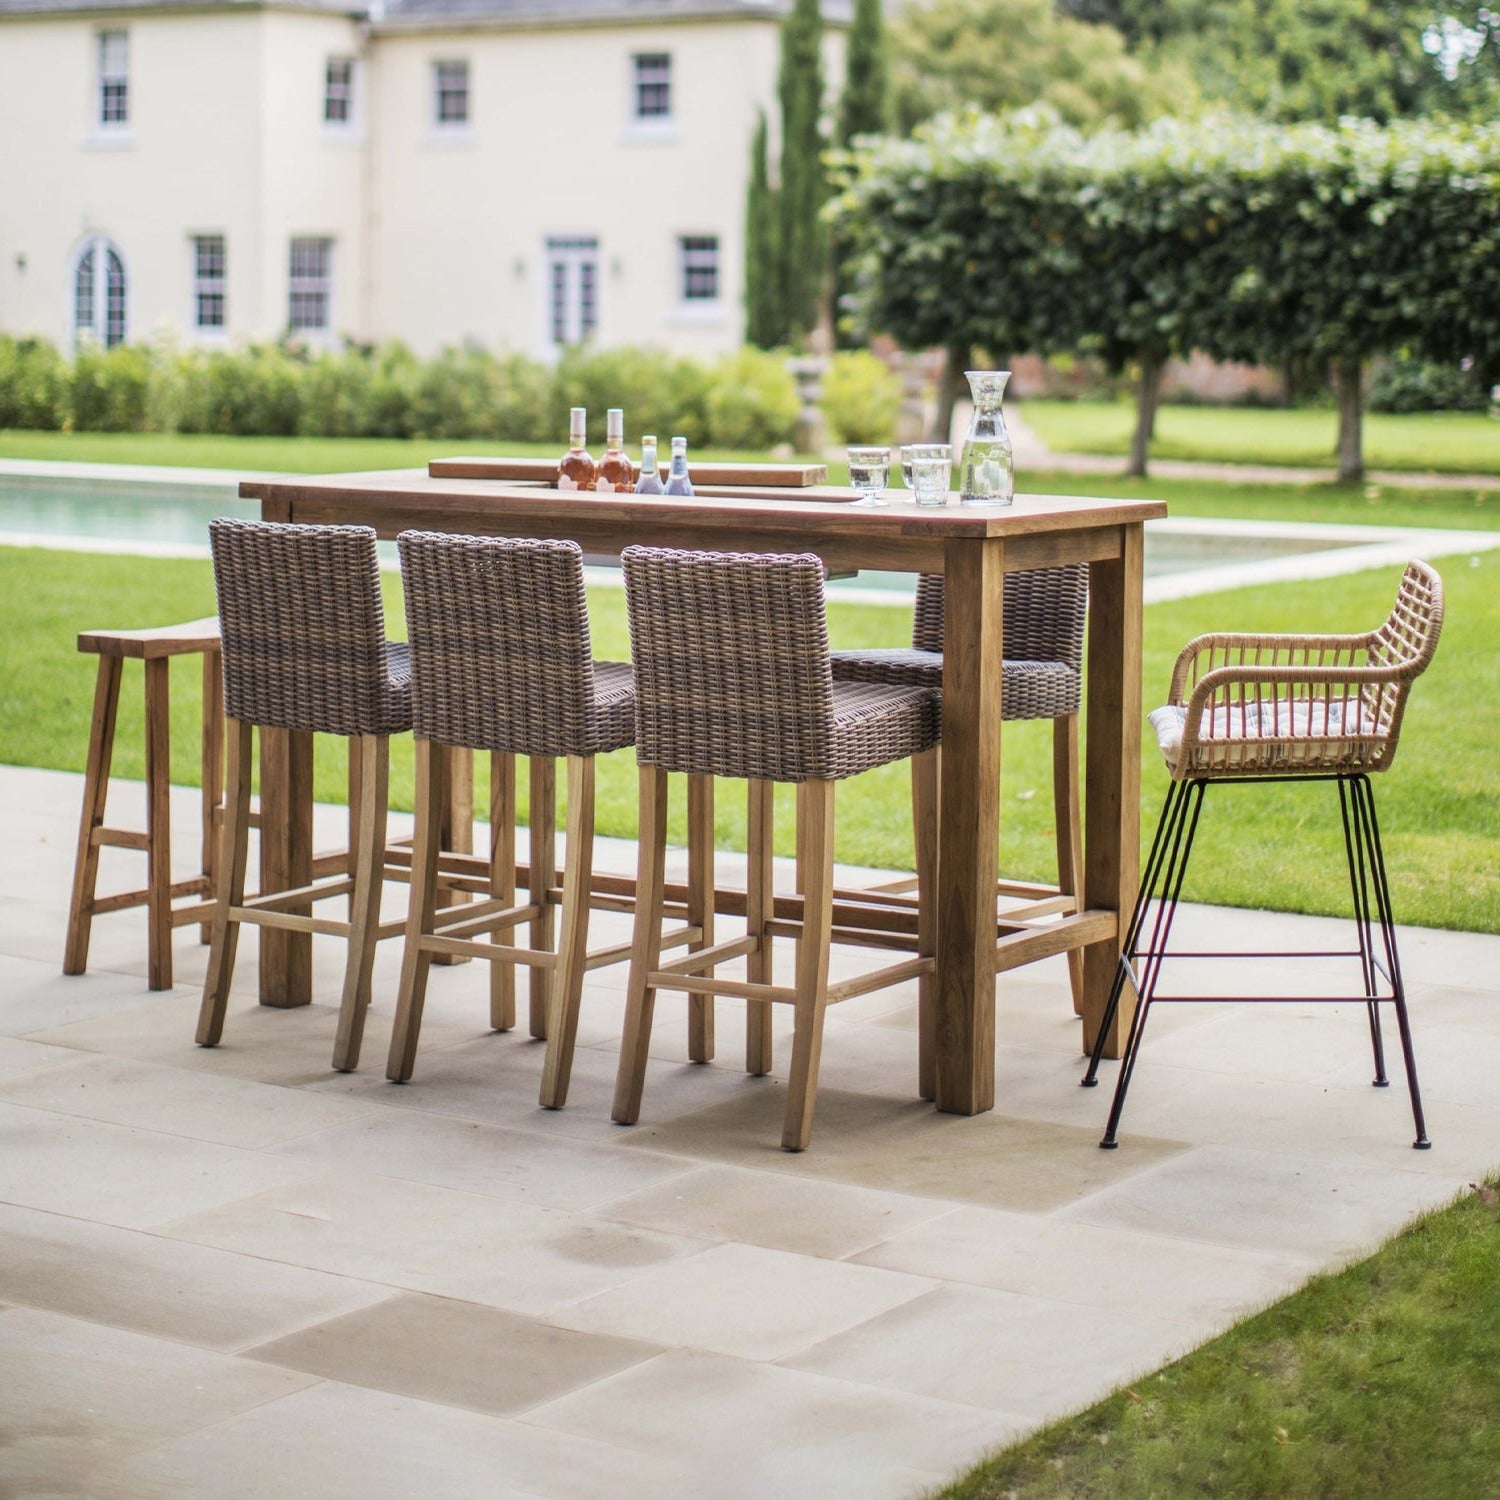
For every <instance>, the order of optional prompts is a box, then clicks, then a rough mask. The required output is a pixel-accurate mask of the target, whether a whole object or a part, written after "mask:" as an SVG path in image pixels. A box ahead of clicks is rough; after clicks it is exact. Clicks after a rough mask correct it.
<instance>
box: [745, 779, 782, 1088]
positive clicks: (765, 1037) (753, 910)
mask: <svg viewBox="0 0 1500 1500" xmlns="http://www.w3.org/2000/svg"><path fill="white" fill-rule="evenodd" d="M747 786H748V794H749V795H748V801H749V808H748V817H747V820H746V839H745V852H746V863H747V865H748V873H747V876H746V892H745V932H746V933H747V935H749V936H750V937H758V938H759V939H760V947H758V948H756V949H755V950H754V951H753V952H752V953H751V954H750V955H749V956H748V957H747V958H746V959H745V978H746V979H748V980H749V981H750V983H751V984H770V983H771V982H772V939H771V935H770V934H769V933H768V932H767V931H766V923H767V922H769V921H770V920H771V914H772V911H773V910H774V904H775V898H776V890H775V872H774V870H773V868H772V864H771V859H772V855H773V853H774V852H775V847H776V845H775V837H776V801H775V795H776V787H775V784H774V783H773V782H770V781H751V782H749V783H747ZM745 1071H746V1072H747V1073H751V1074H754V1075H755V1076H756V1077H757V1078H759V1077H761V1076H762V1075H764V1074H766V1073H769V1072H770V1071H771V1002H770V1001H769V1000H747V1001H746V1002H745Z"/></svg>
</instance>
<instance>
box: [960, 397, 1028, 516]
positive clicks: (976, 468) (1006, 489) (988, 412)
mask: <svg viewBox="0 0 1500 1500" xmlns="http://www.w3.org/2000/svg"><path fill="white" fill-rule="evenodd" d="M964 374H965V376H966V377H967V378H968V381H969V389H970V390H971V391H972V392H973V394H974V415H973V416H972V417H970V418H969V430H968V432H967V433H966V434H965V436H964V449H963V463H962V466H961V467H960V469H959V488H958V501H959V504H960V505H1009V504H1010V503H1011V501H1012V500H1013V499H1014V498H1015V493H1016V481H1015V462H1014V460H1013V459H1012V457H1011V448H1010V433H1008V432H1007V431H1006V430H1005V416H1004V413H1003V412H1002V411H1001V410H1000V399H1001V397H1002V396H1004V394H1005V382H1006V381H1007V380H1009V379H1010V371H1009V370H965V371H964Z"/></svg>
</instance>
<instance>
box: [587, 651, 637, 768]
mask: <svg viewBox="0 0 1500 1500" xmlns="http://www.w3.org/2000/svg"><path fill="white" fill-rule="evenodd" d="M633 744H635V673H634V671H632V669H631V666H630V663H629V662H628V661H596V662H595V663H594V751H595V753H597V754H600V755H604V754H607V753H608V752H609V751H611V750H623V749H624V748H625V746H627V745H633Z"/></svg>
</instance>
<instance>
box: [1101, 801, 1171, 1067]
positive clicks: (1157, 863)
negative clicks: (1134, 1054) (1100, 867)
mask: <svg viewBox="0 0 1500 1500" xmlns="http://www.w3.org/2000/svg"><path fill="white" fill-rule="evenodd" d="M1186 792H1187V786H1186V783H1184V782H1177V781H1171V782H1168V783H1167V798H1166V801H1165V802H1163V803H1162V808H1161V816H1160V817H1158V818H1157V820H1156V833H1155V835H1154V836H1153V837H1152V840H1151V852H1150V854H1148V855H1147V856H1146V869H1145V873H1144V874H1143V875H1142V877H1141V884H1140V889H1139V890H1138V891H1137V892H1136V897H1135V909H1134V910H1133V911H1132V912H1131V913H1130V925H1129V926H1128V927H1127V928H1126V929H1125V941H1124V942H1123V943H1122V944H1121V946H1120V961H1119V963H1118V964H1116V965H1115V978H1114V983H1113V984H1112V985H1111V986H1110V990H1109V999H1108V1000H1107V1001H1106V1002H1105V1006H1104V1015H1103V1017H1102V1018H1101V1020H1100V1022H1099V1029H1098V1031H1096V1032H1095V1034H1094V1046H1093V1050H1092V1051H1091V1052H1090V1054H1089V1066H1088V1071H1087V1072H1086V1073H1085V1074H1084V1075H1083V1078H1082V1079H1081V1080H1080V1085H1079V1086H1080V1087H1082V1088H1086V1089H1091V1088H1093V1087H1094V1086H1095V1085H1096V1084H1097V1083H1098V1082H1099V1061H1100V1059H1101V1058H1102V1057H1103V1055H1104V1039H1105V1037H1107V1036H1108V1035H1109V1029H1110V1027H1111V1026H1113V1025H1114V1023H1115V1014H1116V1012H1118V1010H1119V1009H1120V998H1121V995H1122V994H1123V992H1124V989H1125V984H1126V981H1127V980H1128V979H1130V977H1131V974H1130V964H1131V961H1132V960H1133V959H1134V958H1136V957H1137V952H1136V942H1137V940H1138V939H1139V937H1140V931H1141V924H1142V922H1143V921H1144V919H1145V915H1146V908H1147V907H1148V906H1150V905H1151V902H1152V900H1153V898H1154V896H1155V894H1156V881H1157V877H1158V876H1159V875H1160V873H1161V863H1162V858H1163V856H1164V854H1165V852H1166V850H1167V848H1168V846H1169V832H1170V830H1172V829H1174V828H1175V826H1176V823H1177V818H1178V816H1179V809H1180V807H1181V804H1182V802H1183V799H1184V797H1185V796H1186Z"/></svg>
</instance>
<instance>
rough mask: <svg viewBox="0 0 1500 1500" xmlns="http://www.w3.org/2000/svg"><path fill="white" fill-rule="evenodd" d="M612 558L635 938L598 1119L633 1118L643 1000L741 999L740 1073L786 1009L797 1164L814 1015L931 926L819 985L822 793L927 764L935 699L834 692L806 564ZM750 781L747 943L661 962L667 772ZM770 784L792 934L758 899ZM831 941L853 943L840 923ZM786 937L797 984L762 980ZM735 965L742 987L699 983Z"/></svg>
mask: <svg viewBox="0 0 1500 1500" xmlns="http://www.w3.org/2000/svg"><path fill="white" fill-rule="evenodd" d="M622 561H623V563H624V569H625V592H626V599H627V607H628V611H629V616H630V638H631V648H632V652H633V654H634V660H635V672H636V754H637V759H638V760H639V763H640V806H641V811H640V844H639V850H640V863H639V874H638V878H637V905H636V918H635V942H634V950H633V952H632V954H631V964H630V981H629V990H628V996H627V1002H626V1014H625V1035H624V1038H623V1040H622V1044H621V1049H620V1067H619V1074H618V1077H617V1079H616V1084H615V1101H614V1111H613V1113H614V1118H615V1120H616V1121H617V1122H619V1123H620V1124H624V1125H629V1124H634V1123H635V1121H636V1120H637V1119H638V1118H639V1115H640V1108H641V1095H642V1091H643V1089H644V1085H645V1075H646V1061H647V1054H648V1050H649V1047H650V1040H651V1017H652V1009H653V1004H654V1000H655V993H656V991H657V990H658V989H675V990H684V991H687V992H688V993H689V994H707V995H733V996H738V997H740V998H742V999H744V1000H745V1001H747V1003H748V1009H749V1011H750V1024H749V1028H748V1033H747V1046H746V1065H747V1069H748V1071H750V1072H751V1073H765V1072H767V1071H769V1068H770V1064H771V1045H770V1003H771V1002H777V1001H779V1002H783V1003H786V1004H790V1005H792V1006H794V1008H795V1012H796V1021H795V1031H794V1036H793V1044H792V1063H791V1073H790V1079H789V1090H788V1098H787V1107H786V1118H785V1123H784V1126H783V1130H782V1137H781V1144H782V1146H783V1147H784V1148H785V1149H786V1150H788V1151H801V1150H803V1149H804V1148H805V1147H806V1146H807V1143H808V1140H809V1138H810V1136H811V1133H812V1120H813V1104H814V1099H815V1095H816V1090H817V1079H818V1065H819V1058H820V1055H821V1050H822V1040H823V1015H824V1011H825V1009H826V1007H827V1006H828V1005H829V1004H831V1003H833V1002H835V1001H838V1000H844V999H849V998H851V997H853V996H855V995H862V994H865V993H867V992H868V991H870V990H874V989H879V988H882V987H883V986H885V985H888V984H896V983H899V982H901V981H902V980H906V979H912V978H916V977H918V976H920V975H921V974H922V973H924V972H928V971H930V970H931V968H932V956H931V954H932V948H931V935H932V934H931V924H930V923H928V924H926V925H924V927H923V929H922V932H921V933H920V934H919V936H918V938H917V940H916V943H915V945H914V946H915V947H916V948H917V953H916V956H914V957H911V958H907V959H905V960H904V961H902V962H900V963H896V964H892V965H889V966H887V967H885V968H882V969H878V970H876V971H873V972H871V973H866V974H862V975H860V976H859V977H857V978H855V979H850V980H846V981H844V982H842V983H839V984H834V985H830V984H829V982H828V950H829V944H830V941H831V939H832V938H833V937H834V936H835V929H834V927H833V911H834V906H833V789H834V784H835V782H837V781H840V780H843V779H844V778H846V777H849V776H854V775H857V774H858V773H859V772H861V771H867V770H872V769H874V768H875V767H877V766H883V765H887V764H889V763H890V762H892V761H897V760H902V759H905V758H906V757H908V756H918V757H927V758H929V759H930V757H931V756H932V754H933V752H934V749H935V747H936V745H937V742H938V733H939V704H938V694H937V693H936V692H935V691H933V690H932V689H930V688H910V687H881V686H875V685H869V684H864V683H853V682H844V683H836V682H835V681H834V680H833V675H832V672H831V670H830V666H829V658H828V629H827V622H826V619H825V616H824V605H823V566H822V563H821V562H820V561H819V559H818V558H817V557H814V556H809V555H791V556H788V555H778V554H750V553H713V552H679V551H669V550H665V549H660V548H653V547H629V548H627V549H626V550H625V552H624V554H623V557H622ZM669 772H687V773H689V774H690V775H700V776H703V775H706V776H732V777H737V778H745V779H746V780H747V781H748V782H749V794H748V795H749V840H748V854H749V880H748V887H747V901H746V905H747V918H746V934H745V936H744V937H743V938H740V939H736V940H733V941H729V942H723V943H718V944H711V945H709V946H708V947H706V948H704V949H702V950H701V951H700V952H698V953H694V954H690V955H688V956H687V957H686V958H684V959H681V960H679V961H678V962H676V963H670V964H666V965H663V964H662V963H661V943H660V915H659V909H660V906H661V901H662V888H663V880H662V865H663V856H664V848H665V843H666V813H667V774H668V773H669ZM776 782H792V783H795V784H796V786H797V849H798V865H799V870H800V872H801V881H800V883H801V885H802V918H801V921H800V922H795V921H779V920H777V919H776V908H775V902H774V900H773V890H772V865H771V856H772V845H771V833H772V828H771V810H772V791H773V785H774V783H776ZM935 873H936V870H935V862H934V861H932V860H926V861H922V862H921V863H920V865H919V877H920V887H919V905H920V906H921V907H922V909H923V910H924V911H925V910H926V909H927V908H928V907H929V905H930V899H929V898H930V895H931V892H932V887H933V877H934V875H935ZM836 935H837V938H838V941H839V942H841V943H842V942H846V941H853V942H858V941H860V938H861V934H860V932H859V931H858V930H857V929H846V928H844V927H840V928H839V929H838V930H837V934H836ZM777 936H794V937H796V938H797V939H798V940H799V946H798V950H797V969H796V980H797V982H796V984H795V985H794V986H792V987H779V986H777V985H775V984H773V983H772V982H771V979H772V967H771V963H772V941H773V939H774V938H775V937H777ZM740 957H743V958H745V959H746V974H747V978H746V980H745V981H737V980H728V979H718V978H716V977H714V975H713V970H714V968H715V967H716V966H718V965H720V964H723V963H727V962H729V961H730V960H732V959H736V958H740Z"/></svg>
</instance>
